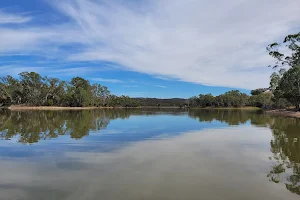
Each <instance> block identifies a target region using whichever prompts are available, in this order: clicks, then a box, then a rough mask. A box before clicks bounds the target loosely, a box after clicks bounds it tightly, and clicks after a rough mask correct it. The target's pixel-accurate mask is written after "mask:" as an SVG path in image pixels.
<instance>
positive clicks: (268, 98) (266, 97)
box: [249, 93, 273, 108]
mask: <svg viewBox="0 0 300 200" xmlns="http://www.w3.org/2000/svg"><path fill="white" fill-rule="evenodd" d="M272 96H273V95H272V94H271V93H260V94H259V95H253V96H251V97H250V98H249V103H250V104H251V105H252V106H256V107H259V108H269V107H272V105H273V102H272Z"/></svg>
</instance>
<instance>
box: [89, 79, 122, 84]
mask: <svg viewBox="0 0 300 200" xmlns="http://www.w3.org/2000/svg"><path fill="white" fill-rule="evenodd" d="M92 80H93V81H99V82H107V83H123V81H122V80H119V79H105V78H92Z"/></svg>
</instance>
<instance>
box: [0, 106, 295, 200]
mask: <svg viewBox="0 0 300 200" xmlns="http://www.w3.org/2000/svg"><path fill="white" fill-rule="evenodd" d="M0 125H1V126H0V128H1V129H0V138H1V140H0V173H1V174H0V199H1V200H2V199H3V200H10V199H11V200H16V199H18V200H19V199H22V200H48V199H49V200H50V199H51V200H53V199H55V200H56V199H57V200H60V199H63V200H94V199H95V200H98V199H103V200H148V199H149V200H167V199H170V200H177V199H178V200H199V199H204V200H224V199H226V200H227V199H228V200H248V199H249V200H252V199H257V200H269V199H272V200H276V199H288V200H293V199H297V200H299V199H300V196H299V195H300V121H299V120H297V119H292V118H280V117H271V116H269V115H266V114H263V113H259V112H253V111H252V112H250V111H233V110H232V111H230V110H214V111H213V110H190V111H188V110H179V109H178V110H176V109H173V110H171V109H170V110H163V109H162V110H140V109H133V110H126V109H116V110H95V111H30V112H29V111H28V112H10V111H7V110H2V111H1V113H0Z"/></svg>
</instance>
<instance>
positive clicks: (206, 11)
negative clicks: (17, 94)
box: [0, 0, 300, 98]
mask: <svg viewBox="0 0 300 200" xmlns="http://www.w3.org/2000/svg"><path fill="white" fill-rule="evenodd" d="M299 7H300V2H299V1H298V0H278V1H276V2H274V1H271V0H265V1H263V2H261V1H258V0H242V1H241V0H229V1H226V2H225V1H223V0H216V1H215V2H214V3H212V2H211V1H209V0H198V1H195V0H186V1H182V0H161V1H151V0H140V1H138V0H131V1H125V0H51V1H50V0H26V1H24V0H1V1H0V61H1V62H0V75H1V76H3V75H7V74H11V75H13V76H17V74H18V73H20V72H22V71H36V72H38V73H40V74H42V75H48V76H52V77H58V78H61V79H64V80H70V79H71V78H72V77H74V76H82V77H84V78H87V79H89V80H90V81H91V82H99V83H100V84H103V85H107V86H108V87H109V88H110V90H111V91H112V92H113V93H114V94H116V95H122V94H124V95H129V96H134V97H146V96H147V97H159V98H169V97H185V98H187V97H190V96H194V95H198V94H200V93H212V94H214V95H217V94H220V93H223V92H226V91H228V90H231V89H234V88H237V89H240V90H241V91H243V92H246V93H249V90H250V89H253V88H257V87H267V86H268V81H269V75H270V74H271V73H272V70H271V69H269V68H268V67H267V66H268V65H269V64H270V63H272V59H271V58H269V56H268V55H267V53H266V50H265V47H266V46H267V45H268V44H269V43H272V42H274V41H278V40H281V39H282V38H283V37H284V36H285V35H287V34H289V33H293V32H296V31H297V32H298V31H299V21H300V12H299V10H298V8H299ZM270 10H272V12H270Z"/></svg>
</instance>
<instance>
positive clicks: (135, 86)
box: [122, 85, 139, 88]
mask: <svg viewBox="0 0 300 200" xmlns="http://www.w3.org/2000/svg"><path fill="white" fill-rule="evenodd" d="M122 87H126V88H137V87H139V86H137V85H123V86H122Z"/></svg>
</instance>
